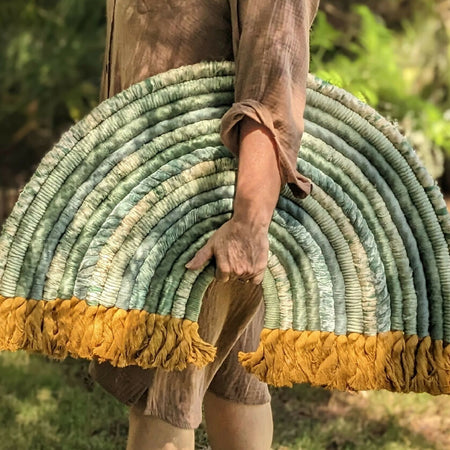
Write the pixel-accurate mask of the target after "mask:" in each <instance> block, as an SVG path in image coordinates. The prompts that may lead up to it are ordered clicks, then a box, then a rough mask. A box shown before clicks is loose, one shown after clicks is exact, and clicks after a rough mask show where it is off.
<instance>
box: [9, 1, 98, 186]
mask: <svg viewBox="0 0 450 450" xmlns="http://www.w3.org/2000/svg"><path fill="white" fill-rule="evenodd" d="M103 3H104V2H101V1H95V2H93V1H90V0H6V1H2V2H0V18H1V19H0V52H1V53H0V60H1V61H2V63H1V65H0V104H1V109H0V137H1V141H0V142H1V147H0V150H1V154H0V167H1V169H2V170H1V172H0V174H1V175H3V176H2V181H3V184H5V181H6V183H7V182H8V178H9V177H11V174H12V173H13V172H15V171H20V170H23V169H24V168H29V169H31V167H30V164H35V163H37V162H38V161H39V159H40V158H41V157H42V154H43V153H44V152H45V151H47V150H48V149H49V147H50V146H51V144H52V143H53V142H54V141H55V140H56V139H57V137H58V136H59V134H60V133H61V131H62V130H63V129H64V128H67V126H68V125H69V124H70V123H72V122H73V121H76V120H79V119H80V118H81V117H82V116H83V115H84V114H86V113H87V112H88V111H89V110H90V109H91V108H92V107H93V106H94V105H95V104H96V103H97V98H98V84H99V80H100V73H101V64H102V52H103V46H104V33H105V29H104V22H105V19H104V15H105V11H104V5H103Z"/></svg>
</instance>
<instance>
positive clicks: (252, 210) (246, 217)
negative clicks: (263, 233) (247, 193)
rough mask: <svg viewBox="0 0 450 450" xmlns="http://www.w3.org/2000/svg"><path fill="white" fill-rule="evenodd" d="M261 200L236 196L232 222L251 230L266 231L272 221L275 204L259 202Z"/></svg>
mask: <svg viewBox="0 0 450 450" xmlns="http://www.w3.org/2000/svg"><path fill="white" fill-rule="evenodd" d="M260 200H261V199H255V198H245V197H240V196H238V195H236V198H235V199H234V204H233V220H234V221H235V222H238V223H242V224H245V225H246V226H249V227H250V228H251V229H263V230H268V229H269V225H270V222H271V221H272V216H273V211H274V209H275V206H276V200H275V202H270V203H269V202H267V201H263V202H261V201H260Z"/></svg>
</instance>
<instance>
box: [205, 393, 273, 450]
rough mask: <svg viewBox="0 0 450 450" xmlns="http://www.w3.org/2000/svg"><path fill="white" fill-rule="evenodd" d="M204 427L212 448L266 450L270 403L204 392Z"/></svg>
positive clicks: (270, 426) (269, 438) (270, 429)
mask: <svg viewBox="0 0 450 450" xmlns="http://www.w3.org/2000/svg"><path fill="white" fill-rule="evenodd" d="M204 405H205V419H206V428H207V431H208V439H209V443H210V444H211V447H212V449H213V450H269V449H270V446H271V444H272V435H273V422H272V410H271V408H270V403H266V404H264V405H245V404H242V403H235V402H232V401H229V400H224V399H223V398H220V397H218V396H216V395H214V394H212V393H211V392H207V393H206V395H205V400H204Z"/></svg>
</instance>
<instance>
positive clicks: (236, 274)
mask: <svg viewBox="0 0 450 450" xmlns="http://www.w3.org/2000/svg"><path fill="white" fill-rule="evenodd" d="M213 256H214V258H215V261H216V279H217V280H218V281H222V282H226V281H229V280H236V279H237V280H240V281H243V282H251V283H254V284H261V283H262V281H263V279H264V272H265V270H266V267H267V260H268V256H269V240H268V230H267V228H266V227H264V226H256V227H255V226H251V225H250V224H247V223H244V222H240V221H238V220H235V219H233V218H231V219H230V220H229V221H228V222H225V223H224V224H223V225H222V226H221V227H220V228H219V229H218V230H216V231H215V232H214V234H213V235H212V236H211V237H210V238H209V240H208V242H207V243H206V245H204V246H203V247H202V248H201V249H200V250H199V251H198V252H197V253H196V255H195V256H194V258H192V259H191V260H190V261H189V262H188V263H187V264H186V268H187V269H191V270H196V269H200V268H201V267H202V266H204V265H205V264H206V263H207V262H208V261H209V260H210V259H211V258H212V257H213Z"/></svg>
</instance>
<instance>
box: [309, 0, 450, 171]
mask: <svg viewBox="0 0 450 450" xmlns="http://www.w3.org/2000/svg"><path fill="white" fill-rule="evenodd" d="M392 3H396V2H390V4H391V7H392ZM397 3H398V4H400V3H401V2H399V1H398V2H397ZM416 3H418V2H416ZM420 5H421V7H420V8H418V9H417V10H416V11H413V13H411V15H410V17H409V18H408V20H406V19H403V20H400V21H398V22H396V23H393V24H392V28H388V27H387V25H386V22H385V21H384V20H383V19H382V18H381V17H380V16H378V15H375V14H374V12H373V10H372V9H369V7H368V6H367V5H353V7H352V8H351V9H350V11H349V15H350V17H352V18H353V19H352V20H348V22H347V24H346V26H347V27H349V26H350V24H352V27H351V30H350V32H347V29H346V28H342V27H334V26H333V25H332V24H331V23H332V18H331V19H330V18H329V17H327V15H326V14H325V13H324V12H323V11H320V12H319V14H318V17H317V20H316V22H315V25H314V29H313V32H312V35H311V55H312V57H311V71H312V72H314V73H315V74H316V75H318V76H319V77H321V78H323V79H325V80H327V81H330V82H331V83H333V84H336V85H338V86H340V87H343V88H344V89H346V90H348V91H350V92H352V93H353V94H354V95H356V96H357V97H359V98H360V99H362V100H363V101H365V102H367V103H369V104H370V105H372V106H373V107H375V108H376V109H377V110H379V111H380V112H381V113H382V114H384V115H386V116H387V117H389V118H390V119H391V120H392V121H394V122H398V124H399V126H400V127H401V128H402V131H404V132H406V134H407V135H408V137H409V139H410V140H411V141H412V143H413V145H414V146H415V148H416V149H417V150H418V152H419V155H420V156H421V158H422V159H423V161H424V163H425V164H426V165H427V167H428V168H429V170H430V171H431V172H432V174H433V175H434V176H435V177H438V176H440V175H442V172H443V154H442V151H446V152H447V154H448V155H449V156H450V117H449V114H450V98H449V86H450V75H449V74H450V71H449V69H450V63H449V60H450V58H449V56H450V55H449V53H448V45H447V44H448V42H447V41H448V37H447V35H446V29H445V24H444V22H443V20H442V18H441V17H440V15H439V14H438V9H437V8H435V7H432V4H431V3H429V4H428V6H427V5H426V4H424V3H423V2H421V3H420Z"/></svg>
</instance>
